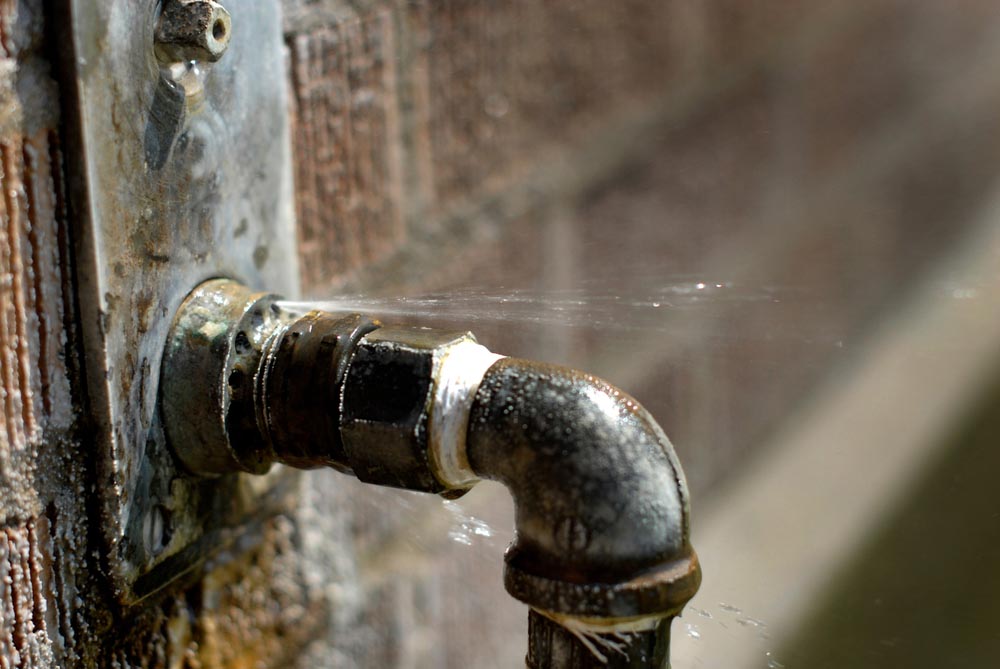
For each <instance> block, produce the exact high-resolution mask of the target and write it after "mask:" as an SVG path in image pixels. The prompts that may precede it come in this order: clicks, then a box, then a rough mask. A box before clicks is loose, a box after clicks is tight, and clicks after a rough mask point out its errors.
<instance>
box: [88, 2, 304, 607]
mask: <svg viewBox="0 0 1000 669" xmlns="http://www.w3.org/2000/svg"><path fill="white" fill-rule="evenodd" d="M223 4H224V5H225V7H226V9H227V10H228V11H229V13H230V14H231V16H232V32H231V41H230V43H229V48H228V51H227V52H226V53H225V55H224V56H223V57H222V58H221V60H219V61H218V62H217V63H188V64H179V65H178V64H175V65H174V66H173V67H165V66H164V65H163V64H161V63H160V62H158V61H157V59H156V56H155V54H154V42H153V39H154V29H155V26H156V21H157V17H158V13H159V11H160V8H159V2H157V1H155V0H111V1H108V0H70V2H69V6H70V9H71V24H70V29H69V32H70V34H71V37H72V41H73V45H72V48H73V57H74V60H73V63H72V66H71V67H70V70H71V72H72V75H71V76H72V78H73V81H74V83H75V85H76V89H77V95H78V96H79V100H78V105H77V107H76V108H77V109H79V117H78V118H76V119H71V122H72V123H73V131H72V132H71V136H75V137H76V141H77V142H78V144H79V146H78V147H74V148H76V149H78V151H77V153H78V155H79V156H80V159H79V162H78V163H77V164H76V165H75V168H74V176H75V188H74V192H73V195H74V207H75V212H74V213H75V215H76V218H77V223H78V227H77V228H76V230H75V234H76V237H77V244H78V251H77V253H78V279H79V289H80V312H81V319H82V329H83V337H84V342H85V346H86V374H87V387H88V392H89V400H90V404H91V406H90V412H91V413H92V414H93V415H94V416H96V419H97V426H96V428H97V444H96V449H97V457H98V471H99V474H100V477H101V479H100V482H99V487H100V492H101V494H102V496H103V504H104V515H105V518H104V528H103V529H104V531H105V534H106V539H107V542H108V545H109V549H110V553H109V564H110V566H111V570H112V573H113V576H114V580H115V585H116V588H117V590H118V595H119V597H120V599H121V600H122V601H124V602H126V603H128V602H133V601H137V600H138V599H141V598H142V597H144V596H146V595H148V594H149V593H151V592H154V591H156V590H157V589H159V588H161V587H162V586H163V585H165V584H167V583H169V582H171V581H173V580H175V579H176V578H178V577H179V576H181V575H182V574H184V573H187V572H190V571H192V569H194V568H195V567H197V565H198V564H199V563H200V562H201V561H202V560H204V559H205V557H206V556H208V555H210V554H211V552H212V551H213V550H215V549H217V548H219V547H220V546H222V545H225V544H226V543H227V542H228V541H231V540H232V539H233V538H234V537H236V536H239V535H241V533H245V530H246V528H247V527H248V526H252V524H253V523H254V522H255V521H256V520H259V518H260V517H261V516H262V515H267V514H269V513H273V512H274V510H275V509H277V508H280V507H281V506H282V504H284V503H285V502H284V501H283V497H284V496H285V494H286V493H289V491H290V489H291V482H290V480H288V479H287V478H286V475H277V476H275V475H272V476H269V477H264V478H263V479H258V480H250V479H248V478H243V477H238V476H231V477H224V478H221V479H197V478H194V477H191V476H187V475H185V474H184V473H183V472H182V471H180V470H179V469H178V467H177V465H176V464H175V461H174V458H173V457H172V454H171V453H170V451H169V449H168V447H167V445H166V443H165V441H164V438H163V433H162V430H161V428H160V425H159V417H158V414H157V408H156V406H157V402H156V399H157V392H158V377H159V369H160V361H161V353H162V350H163V344H164V341H165V340H166V336H167V331H168V328H169V326H170V321H171V318H172V316H173V314H174V312H175V311H176V309H177V307H178V305H179V304H180V303H181V301H182V300H183V299H184V297H185V295H186V294H187V293H188V292H189V291H190V290H191V289H192V288H194V287H195V286H196V285H198V284H199V283H200V282H202V281H204V280H205V279H208V278H211V277H218V276H226V277H232V278H234V279H238V280H239V281H241V282H243V283H245V284H247V285H249V286H251V287H255V288H266V289H268V290H271V291H275V292H279V293H283V294H285V295H294V294H295V293H296V283H297V275H298V272H297V267H296V256H295V248H294V230H293V225H292V223H293V221H292V217H293V214H292V211H293V210H292V185H291V171H290V158H289V153H290V144H289V136H288V111H287V100H286V94H285V72H284V59H283V46H282V39H281V20H280V19H281V17H280V11H279V2H278V0H223Z"/></svg>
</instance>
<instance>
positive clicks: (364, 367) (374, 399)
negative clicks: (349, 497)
mask: <svg viewBox="0 0 1000 669" xmlns="http://www.w3.org/2000/svg"><path fill="white" fill-rule="evenodd" d="M470 336H471V335H469V334H468V333H465V332H442V331H438V330H428V329H424V328H411V327H392V326H389V327H384V328H381V329H379V330H376V331H375V332H372V333H371V334H369V335H367V336H365V337H364V339H362V340H361V341H360V343H359V344H358V347H357V350H356V352H355V353H354V358H353V359H352V361H351V366H350V369H349V370H348V372H347V377H346V379H345V382H344V395H343V407H342V413H341V425H340V433H341V436H342V438H343V442H344V449H345V451H346V452H347V456H348V458H349V459H350V462H351V468H352V469H353V471H354V474H355V476H357V477H358V478H359V479H360V480H362V481H364V482H366V483H375V484H378V485H387V486H393V487H396V488H406V489H409V490H420V491H424V492H434V493H442V492H446V491H447V490H448V489H447V487H446V486H444V485H443V484H442V483H441V482H440V481H439V480H438V479H437V477H436V476H435V474H434V470H433V467H432V465H431V463H430V461H429V454H428V450H427V449H428V420H429V414H430V408H431V402H432V400H433V394H434V378H435V372H436V369H437V368H438V366H439V364H440V362H441V359H442V358H443V356H444V353H445V352H446V351H447V350H448V349H449V348H451V347H452V346H454V345H455V344H457V343H459V342H462V341H465V340H467V339H468V338H469V337H470Z"/></svg>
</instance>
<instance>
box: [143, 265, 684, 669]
mask: <svg viewBox="0 0 1000 669" xmlns="http://www.w3.org/2000/svg"><path fill="white" fill-rule="evenodd" d="M161 388H162V395H161V408H162V411H163V416H164V423H165V428H166V432H167V436H168V439H169V440H170V443H171V446H172V448H173V449H174V451H175V453H176V454H177V457H178V459H179V460H180V461H181V462H182V463H183V464H184V465H185V467H186V468H187V469H188V470H189V471H191V473H192V474H193V475H201V476H218V475H222V474H225V473H228V472H236V471H243V472H251V473H263V472H265V471H267V469H268V468H269V467H270V466H271V465H272V464H273V463H276V462H279V463H283V464H287V465H290V466H293V467H299V468H304V469H308V468H313V467H320V466H328V467H333V468H335V469H337V470H339V471H342V472H346V473H353V474H354V475H355V476H357V477H358V478H359V479H360V480H362V481H365V482H368V483H375V484H379V485H388V486H394V487H400V488H406V489H410V490H419V491H424V492H432V493H438V494H441V495H444V496H447V497H457V496H459V495H461V494H463V493H464V492H466V491H467V490H468V489H469V488H470V487H471V486H472V485H474V484H475V482H476V481H478V480H479V479H481V478H485V479H493V480H497V481H500V482H501V483H503V484H504V485H505V486H507V488H508V489H509V490H510V492H511V495H512V496H513V498H514V504H515V514H516V536H515V540H514V542H513V544H512V545H511V546H510V548H509V549H508V551H507V555H506V569H505V572H504V580H505V585H506V587H507V590H508V592H510V594H511V595H513V596H514V597H516V598H517V599H519V600H521V601H523V602H525V603H526V604H528V605H529V606H530V607H531V613H530V619H529V633H530V634H529V636H530V640H529V652H528V657H527V662H528V665H529V666H530V667H533V668H536V669H543V668H544V669H549V668H553V669H554V668H557V667H560V668H562V667H567V668H569V667H572V668H580V669H582V668H584V667H598V666H600V667H665V666H668V647H669V627H670V620H671V619H672V618H673V617H674V616H675V615H677V614H678V613H679V612H680V610H681V609H682V608H683V606H684V604H685V603H686V602H687V601H688V600H689V599H690V598H691V597H692V596H693V595H694V593H695V591H696V590H697V588H698V584H699V582H700V569H699V566H698V561H697V558H696V556H695V553H694V551H693V550H692V549H691V546H690V537H689V527H688V522H689V508H688V506H689V505H688V494H687V488H686V485H685V483H684V475H683V473H682V471H681V468H680V464H679V463H678V461H677V458H676V456H675V454H674V451H673V447H672V446H671V444H670V442H669V440H668V439H667V437H666V435H665V434H664V433H663V431H662V430H661V429H660V427H659V426H658V425H657V423H656V422H655V421H654V420H653V418H652V417H651V416H650V415H649V414H648V413H647V412H646V411H645V410H644V409H643V408H642V407H641V406H640V405H639V403H638V402H636V401H635V400H634V399H633V398H631V397H629V396H628V395H627V394H625V393H624V392H622V391H621V390H618V389H617V388H615V387H614V386H612V385H610V384H608V383H607V382H605V381H602V380H601V379H598V378H596V377H593V376H590V375H588V374H584V373H581V372H578V371H575V370H571V369H567V368H564V367H558V366H554V365H546V364H542V363H537V362H531V361H527V360H517V359H511V358H503V357H502V356H498V355H496V354H494V353H491V352H490V351H488V350H487V349H486V348H484V347H483V346H480V345H479V344H478V343H476V341H475V338H474V337H472V335H471V334H469V333H462V332H443V331H438V330H430V329H426V328H412V327H396V326H389V327H383V326H382V325H381V324H380V323H378V322H377V321H374V320H372V319H369V318H366V317H364V316H360V315H358V314H350V315H334V314H330V313H326V312H322V311H311V312H309V313H306V314H304V315H303V314H298V313H290V312H287V311H285V310H283V309H282V308H281V306H280V304H279V303H278V302H277V298H276V297H275V296H273V295H268V294H265V293H253V292H252V291H250V290H249V289H247V288H245V287H244V286H241V285H239V284H237V283H234V282H231V281H226V280H216V281H211V282H208V283H206V284H203V285H202V286H199V287H198V288H197V289H196V290H195V291H194V292H193V293H192V294H191V295H190V296H189V298H188V299H187V301H186V302H185V303H184V305H182V307H181V309H180V311H179V312H178V314H177V316H176V318H175V322H174V325H173V327H172V330H171V334H170V337H169V339H168V342H167V347H166V351H165V355H164V362H163V369H162V386H161Z"/></svg>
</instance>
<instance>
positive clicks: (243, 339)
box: [234, 330, 251, 355]
mask: <svg viewBox="0 0 1000 669" xmlns="http://www.w3.org/2000/svg"><path fill="white" fill-rule="evenodd" d="M234 344H235V345H236V353H237V355H243V354H244V353H249V352H250V349H251V345H250V337H248V336H247V333H246V332H244V331H243V330H240V331H239V332H237V333H236V340H235V342H234Z"/></svg>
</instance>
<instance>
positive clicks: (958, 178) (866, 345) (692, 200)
mask: <svg viewBox="0 0 1000 669" xmlns="http://www.w3.org/2000/svg"><path fill="white" fill-rule="evenodd" d="M284 5H285V33H286V42H287V46H288V72H289V82H290V87H291V91H292V101H293V116H294V128H293V138H294V142H295V145H294V148H295V153H296V159H295V160H296V164H295V170H296V173H295V178H296V189H297V198H298V205H297V206H298V208H297V216H298V234H299V248H300V258H301V272H302V279H303V284H304V293H305V295H306V296H307V297H310V298H316V299H321V300H333V304H332V305H331V306H332V307H333V308H343V309H366V310H370V311H374V312H376V313H379V314H381V315H382V316H383V319H384V320H386V321H393V322H411V321H418V322H421V323H425V324H428V325H436V326H448V327H455V328H460V329H472V330H473V331H474V332H475V333H476V334H477V336H478V337H479V339H480V341H482V342H483V343H485V344H486V345H488V346H489V347H490V348H492V349H494V350H497V351H500V352H503V353H507V354H512V355H519V356H524V357H531V358H541V359H545V360H551V361H554V362H559V363H564V364H568V365H572V366H575V367H580V368H584V369H586V370H588V371H592V372H594V373H596V374H599V375H601V376H604V377H606V378H607V379H609V380H610V381H612V382H613V383H615V384H617V385H619V386H621V387H623V388H624V389H626V390H628V391H629V392H630V393H631V394H633V395H635V396H636V397H637V398H638V399H639V400H640V401H641V402H642V403H644V404H645V406H646V407H647V408H648V409H649V410H650V411H651V412H652V413H653V414H654V416H656V417H657V418H658V420H659V421H660V422H661V424H662V425H663V426H664V428H665V429H666V431H667V433H668V434H669V435H670V436H671V438H672V440H673V441H674V443H675V446H676V448H677V451H678V453H679V454H680V457H681V459H682V461H683V463H684V466H685V469H686V471H687V476H688V480H689V483H690V485H691V489H692V498H693V513H694V520H693V527H694V530H693V543H694V546H695V548H696V550H697V551H698V552H699V554H700V556H701V558H702V562H703V566H704V585H703V587H702V591H701V593H700V594H699V595H698V596H697V597H696V598H695V599H694V600H693V602H692V603H691V605H690V606H689V608H688V609H687V610H686V611H685V613H684V616H683V617H682V618H680V619H678V620H677V621H675V623H674V628H673V629H674V644H673V645H674V666H675V667H677V668H678V669H684V668H686V667H719V668H722V669H733V668H738V667H772V668H774V667H789V668H791V667H803V668H822V667H844V666H850V667H873V668H874V667H935V668H940V667H986V666H992V665H993V664H994V663H995V662H996V660H997V658H1000V604H998V602H1000V570H998V569H997V566H998V565H1000V496H998V495H997V493H996V492H995V489H994V485H995V484H994V482H993V479H994V478H995V476H996V472H998V471H1000V449H998V448H997V445H996V440H997V437H998V435H1000V414H998V412H997V411H996V410H995V407H996V406H997V401H998V399H1000V374H998V372H1000V366H998V362H1000V190H998V188H997V184H998V181H997V177H998V176H1000V79H998V78H997V68H998V67H1000V6H998V5H997V4H996V3H993V2H987V1H976V0H962V1H961V2H953V3H917V2H902V1H894V0H877V1H876V2H838V3H807V2H786V1H782V0H755V1H752V2H751V1H748V2H744V1H735V0H733V1H726V0H719V1H716V2H695V1H692V0H670V1H666V0H621V1H619V2H604V1H600V0H557V1H554V2H544V3H541V2H530V1H527V0H524V1H522V0H511V1H507V2H485V1H471V0H465V1H442V2H429V1H428V2H422V1H416V2H402V1H400V2H390V1H387V0H386V1H382V0H358V1H357V2H350V3H348V2H340V1H335V0H320V1H315V2H310V1H307V0H285V2H284ZM308 481H309V483H308V484H307V485H308V488H309V490H308V491H307V500H308V501H307V508H306V510H305V511H304V513H305V514H306V516H307V518H308V522H306V523H304V525H303V526H304V527H306V528H307V530H306V532H305V534H306V538H305V543H306V545H307V547H308V546H310V545H313V546H315V549H314V554H315V555H316V556H319V557H317V567H316V568H317V569H318V570H320V571H319V573H320V574H322V575H323V578H325V579H331V575H332V577H333V578H332V580H333V581H334V582H336V583H339V585H338V586H336V588H334V591H333V594H332V598H333V602H334V607H333V614H332V618H331V623H330V628H329V636H328V638H326V639H324V640H322V641H317V642H316V643H315V644H314V645H313V648H312V651H310V652H312V653H313V654H314V657H313V661H314V662H316V663H317V664H315V665H313V666H338V667H340V666H344V667H354V666H358V667H360V666H364V667H375V666H379V667H390V666H391V667H510V666H518V665H519V663H520V662H522V658H523V653H524V647H525V642H524V636H525V633H526V626H525V618H526V610H525V609H524V607H523V606H521V605H520V604H518V603H517V602H514V601H513V600H511V599H510V598H509V597H508V596H507V595H506V594H505V593H504V592H503V588H502V584H501V583H502V582H501V569H502V558H501V554H502V550H503V547H504V546H505V545H506V543H507V542H508V541H509V539H510V531H511V527H512V519H511V503H510V501H509V498H508V497H507V494H506V492H505V491H504V490H503V489H502V488H499V487H495V486H492V485H489V484H483V485H481V486H479V487H478V488H477V489H476V490H474V491H473V492H472V493H470V494H469V495H468V496H466V497H465V498H463V499H461V500H459V501H458V502H454V503H448V502H445V503H443V502H442V501H441V500H438V499H429V498H424V497H421V496H418V495H414V494H408V493H403V492H394V491H385V490H372V489H368V488H365V487H363V486H361V485H360V484H356V482H354V481H353V480H348V479H347V478H346V477H342V476H338V475H336V474H334V473H325V474H324V473H315V474H312V475H310V477H309V479H308ZM330 505H333V507H334V508H337V509H343V510H344V511H343V513H340V514H334V515H333V516H330V515H329V514H326V513H325V512H323V511H322V510H323V509H328V508H330ZM310 509H313V511H310ZM310 513H312V514H313V516H310V515H309V514H310ZM308 528H311V529H308ZM332 540H336V541H338V542H340V543H339V544H338V545H339V546H341V547H343V546H346V545H349V546H350V554H349V557H345V558H343V559H342V560H339V561H333V562H331V561H330V560H329V559H328V556H329V555H330V554H331V551H330V550H327V549H326V548H324V545H325V544H324V542H329V541H332ZM345 542H346V543H345ZM324 556H325V557H324ZM354 584H359V585H358V586H357V587H355V585H354ZM331 647H332V648H334V649H336V650H335V651H334V652H332V653H331V651H330V648H331Z"/></svg>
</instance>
